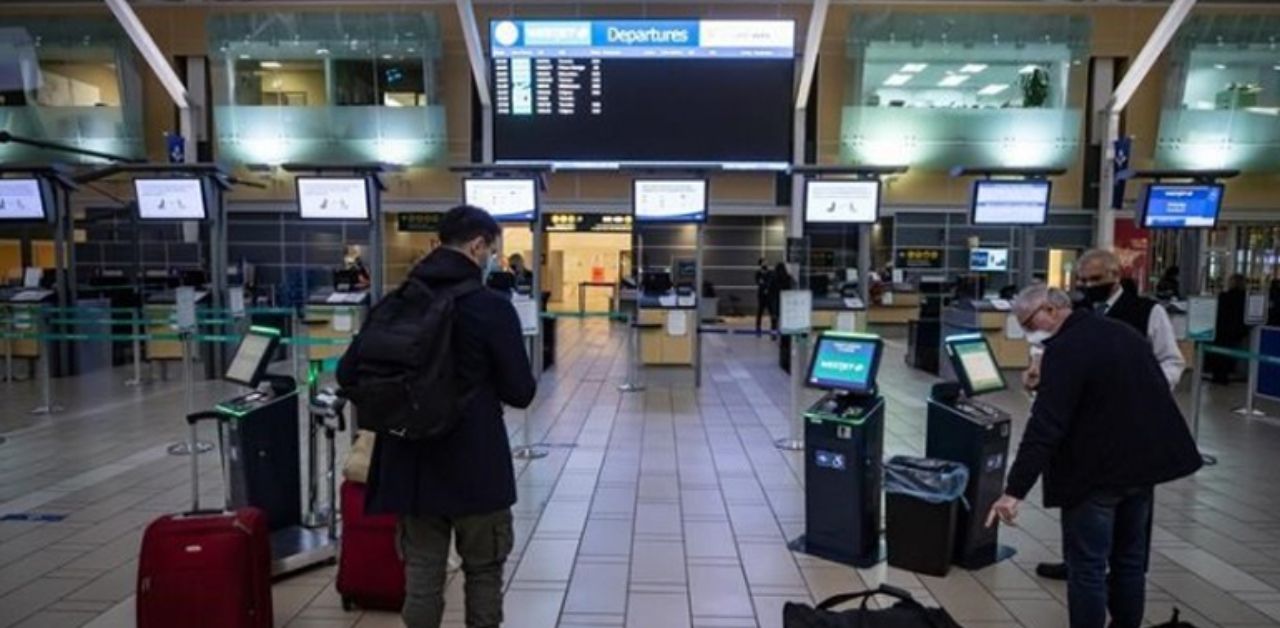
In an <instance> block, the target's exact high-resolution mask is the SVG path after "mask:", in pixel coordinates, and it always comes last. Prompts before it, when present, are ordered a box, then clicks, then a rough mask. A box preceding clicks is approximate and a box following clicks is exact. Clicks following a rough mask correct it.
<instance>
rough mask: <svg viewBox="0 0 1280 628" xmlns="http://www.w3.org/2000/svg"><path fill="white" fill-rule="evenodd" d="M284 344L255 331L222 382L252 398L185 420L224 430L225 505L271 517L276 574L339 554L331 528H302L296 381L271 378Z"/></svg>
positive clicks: (270, 333) (274, 334)
mask: <svg viewBox="0 0 1280 628" xmlns="http://www.w3.org/2000/svg"><path fill="white" fill-rule="evenodd" d="M279 343H280V332H279V331H277V330H275V329H271V328H267V327H251V328H250V329H249V333H248V334H246V335H245V336H244V338H243V339H242V340H241V341H240V345H239V347H238V348H237V349H236V352H235V355H234V356H233V357H232V358H231V363H230V364H229V365H228V366H227V370H226V372H225V374H224V375H223V379H225V380H226V381H229V382H232V383H235V384H240V385H241V386H246V387H248V388H252V389H253V391H252V392H249V393H246V394H243V395H240V396H238V397H234V398H232V399H228V400H226V401H223V402H221V403H218V404H216V405H215V406H214V409H213V410H211V411H204V412H197V413H195V414H192V415H190V416H189V417H188V418H187V420H188V422H192V423H194V422H197V421H201V420H206V419H209V420H215V421H217V422H218V423H219V426H220V428H219V430H218V440H219V445H220V449H221V451H222V455H223V461H222V463H223V469H224V474H225V475H224V477H225V481H226V486H227V489H226V490H227V491H228V499H227V503H228V505H229V507H231V508H243V507H248V506H252V507H255V508H260V509H262V510H263V511H264V512H266V514H267V525H268V527H269V528H270V530H271V555H272V556H271V558H272V562H271V572H272V575H280V574H283V573H288V572H292V571H296V570H298V569H302V568H304V567H307V566H311V565H314V564H318V563H322V562H326V561H328V560H331V559H332V558H333V557H334V555H335V549H336V530H335V529H334V527H333V525H332V523H331V524H330V525H329V526H328V529H312V528H309V527H306V526H305V525H304V522H303V516H302V474H301V457H300V453H299V449H300V447H299V441H300V438H299V429H298V424H299V420H298V409H299V407H298V403H299V399H298V386H297V382H296V381H295V380H294V378H293V377H291V376H288V375H269V374H267V372H266V371H267V366H268V364H269V363H270V362H271V360H272V356H274V355H275V354H276V348H277V346H278V345H279ZM312 411H313V413H314V412H315V409H314V408H313V409H312ZM313 419H314V417H313ZM224 434H225V438H224ZM314 462H315V461H314V460H313V461H312V466H313V467H314V466H315V465H314ZM330 463H331V464H332V460H330ZM314 472H315V471H314V469H313V473H314ZM313 498H314V495H313ZM313 501H314V499H313ZM330 521H332V520H331V519H330Z"/></svg>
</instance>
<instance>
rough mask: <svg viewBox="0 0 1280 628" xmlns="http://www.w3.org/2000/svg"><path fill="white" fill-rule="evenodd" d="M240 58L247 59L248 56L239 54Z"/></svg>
mask: <svg viewBox="0 0 1280 628" xmlns="http://www.w3.org/2000/svg"><path fill="white" fill-rule="evenodd" d="M240 58H241V59H248V58H249V55H240Z"/></svg>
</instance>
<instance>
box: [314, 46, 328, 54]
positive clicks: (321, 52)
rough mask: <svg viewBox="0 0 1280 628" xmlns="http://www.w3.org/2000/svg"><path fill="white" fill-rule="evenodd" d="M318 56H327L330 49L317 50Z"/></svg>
mask: <svg viewBox="0 0 1280 628" xmlns="http://www.w3.org/2000/svg"><path fill="white" fill-rule="evenodd" d="M316 54H318V55H327V54H329V49H328V48H316Z"/></svg>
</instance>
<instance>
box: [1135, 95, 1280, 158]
mask: <svg viewBox="0 0 1280 628" xmlns="http://www.w3.org/2000/svg"><path fill="white" fill-rule="evenodd" d="M1156 163H1157V164H1158V165H1159V166H1160V167H1164V168H1193V169H1199V168H1231V169H1239V170H1242V171H1245V172H1258V171H1274V170H1276V169H1278V168H1280V109H1266V108H1262V109H1256V110H1250V109H1223V110H1213V111H1203V110H1186V109H1165V110H1164V111H1163V112H1162V113H1161V115H1160V133H1159V136H1158V139H1157V141H1156Z"/></svg>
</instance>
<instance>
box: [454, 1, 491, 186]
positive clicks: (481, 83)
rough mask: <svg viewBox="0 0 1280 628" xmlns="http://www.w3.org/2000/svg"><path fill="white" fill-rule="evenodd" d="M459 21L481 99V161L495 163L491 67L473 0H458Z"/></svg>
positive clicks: (472, 75)
mask: <svg viewBox="0 0 1280 628" xmlns="http://www.w3.org/2000/svg"><path fill="white" fill-rule="evenodd" d="M455 4H456V5H457V7H458V21H459V22H461V25H462V38H463V40H465V41H466V44H467V61H468V62H470V64H471V78H472V79H473V80H474V81H475V86H476V95H477V98H478V99H479V101H480V116H481V119H480V146H481V149H480V151H481V161H483V162H485V163H493V117H492V115H491V114H492V113H493V99H492V98H491V97H490V95H489V68H488V65H487V64H486V62H485V58H484V48H483V47H481V42H482V40H481V39H480V26H479V25H478V24H477V23H476V8H475V5H474V4H472V2H471V0H456V3H455Z"/></svg>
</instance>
